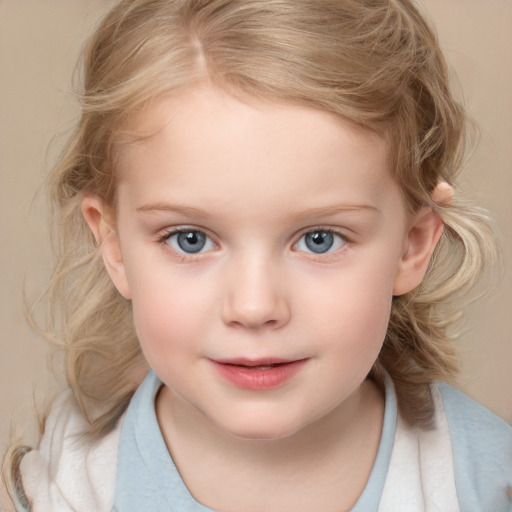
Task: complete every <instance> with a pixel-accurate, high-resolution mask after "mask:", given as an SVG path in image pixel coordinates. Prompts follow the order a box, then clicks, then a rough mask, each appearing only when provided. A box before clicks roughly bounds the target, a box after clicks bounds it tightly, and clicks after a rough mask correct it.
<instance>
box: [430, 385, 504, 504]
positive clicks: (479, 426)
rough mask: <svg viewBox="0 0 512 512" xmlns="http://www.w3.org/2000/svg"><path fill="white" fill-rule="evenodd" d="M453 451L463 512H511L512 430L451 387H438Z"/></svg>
mask: <svg viewBox="0 0 512 512" xmlns="http://www.w3.org/2000/svg"><path fill="white" fill-rule="evenodd" d="M436 387H437V388H438V389H439V392H440V395H441V398H442V404H443V407H444V410H445V414H446V419H447V422H448V428H449V431H450V438H451V442H452V449H453V463H454V471H455V481H456V486H457V494H458V496H459V500H460V501H461V511H465V510H468V511H473V510H475V511H477V510H492V511H495V512H499V511H502V510H503V511H506V512H508V511H509V510H510V507H511V505H512V503H511V502H512V426H510V425H508V424H507V423H506V422H505V421H503V420H502V419H501V418H499V417H498V416H496V415H495V414H493V413H492V412H490V411H489V410H488V409H486V408H485V407H483V406H482V405H480V404H478V403H477V402H475V401H474V400H471V399H470V398H469V397H467V396H466V395H464V394H463V393H461V392H460V391H458V390H456V389H455V388H453V387H451V386H449V385H447V384H438V385H437V386H436Z"/></svg>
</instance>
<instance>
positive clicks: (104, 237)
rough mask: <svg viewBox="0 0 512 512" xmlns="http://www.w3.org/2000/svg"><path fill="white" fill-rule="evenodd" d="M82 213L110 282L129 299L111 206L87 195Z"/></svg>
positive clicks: (83, 202) (128, 288)
mask: <svg viewBox="0 0 512 512" xmlns="http://www.w3.org/2000/svg"><path fill="white" fill-rule="evenodd" d="M82 214H83V216H84V218H85V220H86V222H87V224H88V225H89V228H90V229H91V231H92V233H93V235H94V238H95V240H96V243H97V244H98V246H99V247H100V250H101V254H102V256H103V263H104V264H105V268H106V269H107V272H108V273H109V275H110V278H111V279H112V282H113V283H114V285H115V287H116V288H117V289H118V291H119V293H120V294H121V295H122V296H123V297H124V298H125V299H130V298H131V294H130V287H129V285H128V280H127V277H126V269H125V265H124V262H123V255H122V251H121V244H120V241H119V234H118V232H117V228H116V225H115V214H114V212H113V211H112V208H111V207H110V206H109V205H108V204H107V203H106V202H105V201H104V199H102V198H101V197H98V196H95V195H87V196H85V197H84V198H83V199H82Z"/></svg>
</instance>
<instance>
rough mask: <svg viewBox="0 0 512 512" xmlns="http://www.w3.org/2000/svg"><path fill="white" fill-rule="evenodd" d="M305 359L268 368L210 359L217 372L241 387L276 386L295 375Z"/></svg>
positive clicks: (304, 362) (255, 388)
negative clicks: (262, 368)
mask: <svg viewBox="0 0 512 512" xmlns="http://www.w3.org/2000/svg"><path fill="white" fill-rule="evenodd" d="M306 361H307V359H300V360H298V361H290V362H289V363H283V364H279V365H276V366H273V367H272V368H269V369H268V370H261V369H258V368H251V367H249V366H237V365H234V364H226V363H218V362H216V361H212V363H213V365H214V367H215V369H216V370H217V372H218V373H219V374H220V375H221V376H222V377H223V378H224V379H226V380H227V381H229V382H230V383H231V384H234V385H235V386H237V387H239V388H243V389H254V390H263V389H272V388H276V387H278V386H280V385H282V384H284V383H285V382H287V381H288V380H290V379H291V378H292V377H293V376H294V375H296V374H297V373H298V372H299V371H300V370H301V369H302V367H303V366H304V365H305V364H306Z"/></svg>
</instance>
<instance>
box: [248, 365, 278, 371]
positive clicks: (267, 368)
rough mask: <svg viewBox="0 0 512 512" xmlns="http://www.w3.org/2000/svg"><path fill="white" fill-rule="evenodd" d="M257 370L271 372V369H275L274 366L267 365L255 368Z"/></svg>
mask: <svg viewBox="0 0 512 512" xmlns="http://www.w3.org/2000/svg"><path fill="white" fill-rule="evenodd" d="M253 368H254V369H255V370H270V369H271V368H274V365H267V366H253Z"/></svg>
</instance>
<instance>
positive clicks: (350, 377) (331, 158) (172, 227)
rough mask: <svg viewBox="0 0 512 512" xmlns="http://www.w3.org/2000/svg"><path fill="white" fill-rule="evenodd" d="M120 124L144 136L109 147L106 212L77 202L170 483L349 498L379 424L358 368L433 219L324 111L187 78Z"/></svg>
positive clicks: (245, 498)
mask: <svg viewBox="0 0 512 512" xmlns="http://www.w3.org/2000/svg"><path fill="white" fill-rule="evenodd" d="M134 126H137V128H138V129H140V130H141V133H142V132H144V133H147V132H148V131H149V132H151V131H152V132H154V134H153V135H152V136H151V137H149V138H144V139H143V140H141V141H139V142H136V143H133V144H131V145H125V146H124V147H122V148H121V149H120V151H119V181H118V190H117V210H116V215H115V216H114V214H113V212H112V211H111V209H110V208H109V206H108V205H106V204H105V203H104V202H103V201H102V200H101V199H100V198H99V197H97V196H95V195H89V196H87V197H86V198H85V199H84V200H83V212H84V215H85V218H86V220H87V221H88V223H89V225H90V226H91V229H92V230H93V232H94V234H95V237H96V239H97V241H98V242H99V243H101V244H102V251H103V258H104V261H105V265H106V268H107V270H108V272H109V273H110V275H111V277H112V279H113V281H114V283H115V285H116V286H117V288H118V290H119V291H120V293H121V294H122V295H123V296H124V297H125V298H127V299H129V300H131V301H132V305H133V313H134V320H135V325H136V329H137V334H138V337H139V340H140V343H141V347H142V350H143V352H144V355H145V357H146V359H147V360H148V362H149V364H150V366H151V367H152V368H153V369H154V371H155V372H156V373H157V375H158V376H159V377H160V379H161V380H162V382H163V383H164V386H163V388H162V390H161V391H160V393H159V395H158V397H157V401H156V411H157V417H158V420H159V423H160V427H161V430H162V433H163V436H164V439H165V441H166V443H167V446H168V448H169V451H170V452H171V454H172V456H173V459H174V461H175V463H176V465H177V467H178V469H179V471H180V474H181V475H182V477H183V479H184V481H185V483H186V484H187V486H188V488H189V489H190V491H191V492H192V494H193V495H194V496H195V497H196V499H197V500H198V501H200V502H202V503H203V504H206V505H207V506H209V507H211V508H214V509H216V510H220V511H224V512H234V511H239V510H244V511H247V512H252V511H261V510H267V511H279V512H286V511H292V510H293V511H295V512H300V511H302V510H304V511H306V510H308V511H310V510H326V511H331V510H332V511H339V510H349V509H350V507H352V506H353V505H354V503H355V502H356V501H357V498H358V497H359V495H360V494H361V492H362V491H363V489H364V486H365V484H366V481H367V479H368V476H369V473H370V471H371V468H372V465H373V462H374V460H375V456H376V453H377V450H378V445H379V439H380V433H381V428H382V419H383V410H384V403H383V402H384V400H383V396H382V393H381V391H380V390H379V389H377V387H376V386H375V385H374V384H373V383H372V382H370V381H367V380H365V378H366V375H367V374H368V372H369V371H370V369H371V367H372V365H373V363H374V361H375V359H376V358H377V356H378V353H379V351H380V348H381V346H382V343H383V340H384V337H385V334H386V329H387V324H388V321H389V314H390V308H391V301H392V297H393V295H399V294H403V293H406V292H408V291H410V290H412V289H413V288H414V287H416V286H417V285H418V284H419V283H420V282H421V279H422V277H423V275H424V273H425V271H426V268H427V265H428V261H429V259H430V256H431V254H432V251H433V249H434V247H435V244H436V243H437V240H438V238H439V236H440V234H441V231H442V223H441V221H440V219H439V217H438V216H437V215H436V214H435V213H433V212H432V211H431V210H430V209H429V208H423V209H421V210H420V211H419V212H417V213H415V214H414V215H410V214H407V213H406V209H405V207H404V205H403V199H402V196H401V192H400V190H399V187H398V186H397V185H396V183H395V182H394V181H393V179H392V177H391V174H390V172H389V169H388V168H387V147H386V144H385V142H384V140H383V139H381V138H380V137H378V136H377V135H376V134H373V133H368V132H365V131H362V130H360V129H356V128H355V127H354V126H352V125H350V124H349V123H347V122H343V121H341V120H340V119H338V118H335V117H334V116H332V115H330V114H327V113H323V112H319V111H314V110H311V109H308V108H305V107H300V106H292V105H285V104H272V103H264V102H262V101H256V100H247V101H240V100H239V99H235V98H234V97H232V96H229V95H227V94H225V93H223V92H221V91H219V90H216V89H213V88H211V87H208V86H201V87H197V88H195V89H193V90H191V91H189V92H187V93H183V94H182V95H180V96H178V97H167V98H162V99H160V100H159V101H158V102H156V103H155V104H153V105H152V106H150V107H149V108H148V109H147V111H145V112H144V113H143V114H141V115H140V117H139V119H137V120H136V123H134ZM177 230H179V231H177ZM262 489H264V490H265V492H262Z"/></svg>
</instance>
